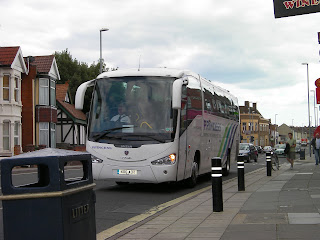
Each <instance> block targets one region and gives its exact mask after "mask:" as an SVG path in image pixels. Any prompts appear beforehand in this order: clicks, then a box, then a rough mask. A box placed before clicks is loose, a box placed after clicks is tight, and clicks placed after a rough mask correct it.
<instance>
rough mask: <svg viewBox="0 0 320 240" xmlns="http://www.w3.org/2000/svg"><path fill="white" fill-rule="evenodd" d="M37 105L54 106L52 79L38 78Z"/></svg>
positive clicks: (54, 83) (54, 92)
mask: <svg viewBox="0 0 320 240" xmlns="http://www.w3.org/2000/svg"><path fill="white" fill-rule="evenodd" d="M39 104H40V105H46V106H55V105H56V82H55V80H54V79H48V78H39Z"/></svg>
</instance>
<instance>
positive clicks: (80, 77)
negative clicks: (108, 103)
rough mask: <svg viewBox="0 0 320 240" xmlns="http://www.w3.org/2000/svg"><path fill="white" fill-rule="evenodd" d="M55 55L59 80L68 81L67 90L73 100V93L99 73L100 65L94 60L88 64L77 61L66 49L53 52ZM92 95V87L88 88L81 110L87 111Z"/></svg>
mask: <svg viewBox="0 0 320 240" xmlns="http://www.w3.org/2000/svg"><path fill="white" fill-rule="evenodd" d="M55 57H56V61H57V65H58V69H59V73H60V78H61V82H62V83H65V82H67V81H69V90H70V94H71V99H72V102H74V101H73V100H74V97H75V93H76V91H77V88H78V87H79V86H80V84H82V83H84V82H86V81H89V80H91V79H95V78H96V77H97V76H98V75H99V69H100V65H99V63H97V64H95V63H94V62H93V63H92V64H91V65H90V66H88V64H87V63H84V62H79V61H78V60H77V59H73V58H72V55H71V54H70V52H68V49H66V50H63V51H62V52H55ZM91 95H92V88H89V89H88V90H87V92H86V95H85V99H84V106H83V112H85V113H86V112H89V109H90V101H91Z"/></svg>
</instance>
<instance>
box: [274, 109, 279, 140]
mask: <svg viewBox="0 0 320 240" xmlns="http://www.w3.org/2000/svg"><path fill="white" fill-rule="evenodd" d="M277 115H278V114H277V113H276V114H275V115H274V125H275V132H274V144H275V145H276V144H277Z"/></svg>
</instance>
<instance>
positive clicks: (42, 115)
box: [21, 55, 60, 151]
mask: <svg viewBox="0 0 320 240" xmlns="http://www.w3.org/2000/svg"><path fill="white" fill-rule="evenodd" d="M25 62H26V65H27V66H28V68H29V74H23V76H22V85H21V89H22V94H21V99H22V103H23V107H22V146H23V150H24V151H25V150H26V148H27V147H30V146H31V147H34V146H46V147H52V148H54V147H56V124H57V107H56V82H57V81H59V80H60V74H59V70H58V66H57V63H56V60H55V56H54V55H49V56H35V57H27V58H25Z"/></svg>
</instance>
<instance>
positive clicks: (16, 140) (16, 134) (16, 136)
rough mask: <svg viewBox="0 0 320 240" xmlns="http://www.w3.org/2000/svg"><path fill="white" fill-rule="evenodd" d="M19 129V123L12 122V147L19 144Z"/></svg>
mask: <svg viewBox="0 0 320 240" xmlns="http://www.w3.org/2000/svg"><path fill="white" fill-rule="evenodd" d="M19 128H20V123H19V122H14V145H20V143H19Z"/></svg>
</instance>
